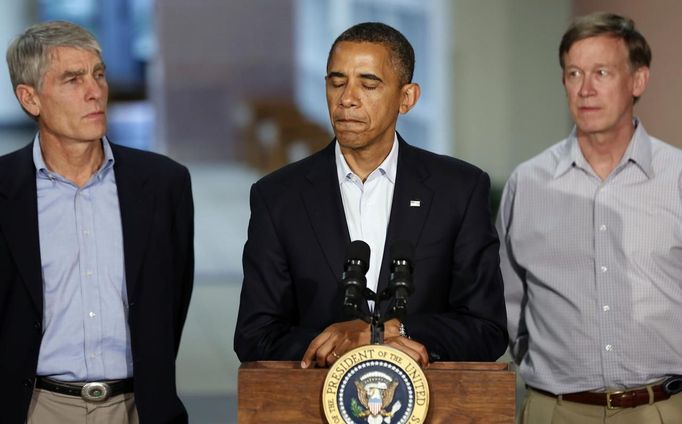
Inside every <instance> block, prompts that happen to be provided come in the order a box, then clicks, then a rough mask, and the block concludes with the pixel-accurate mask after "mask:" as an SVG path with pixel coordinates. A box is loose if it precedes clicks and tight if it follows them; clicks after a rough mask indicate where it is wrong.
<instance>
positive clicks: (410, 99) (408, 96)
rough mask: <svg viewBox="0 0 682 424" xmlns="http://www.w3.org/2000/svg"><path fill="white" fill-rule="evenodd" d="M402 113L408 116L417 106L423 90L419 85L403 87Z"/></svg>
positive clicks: (401, 98)
mask: <svg viewBox="0 0 682 424" xmlns="http://www.w3.org/2000/svg"><path fill="white" fill-rule="evenodd" d="M400 91H401V93H400V109H399V110H400V113H401V114H403V115H404V114H406V113H407V112H409V111H410V109H412V108H413V107H414V105H416V104H417V100H419V96H420V95H421V92H422V91H421V88H420V87H419V84H417V83H409V84H405V85H403V86H402V88H401V89H400Z"/></svg>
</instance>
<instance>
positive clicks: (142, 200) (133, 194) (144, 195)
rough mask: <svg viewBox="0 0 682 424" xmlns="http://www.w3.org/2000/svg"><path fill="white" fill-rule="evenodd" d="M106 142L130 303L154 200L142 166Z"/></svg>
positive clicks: (145, 248)
mask: <svg viewBox="0 0 682 424" xmlns="http://www.w3.org/2000/svg"><path fill="white" fill-rule="evenodd" d="M110 144H111V149H112V151H113V153H114V160H115V165H114V174H115V176H116V190H117V191H118V202H119V209H120V210H121V225H122V227H123V257H124V262H125V275H126V287H127V289H128V301H129V302H132V301H133V299H134V295H135V287H137V283H138V276H139V274H140V267H141V265H142V260H143V258H144V253H145V251H146V250H147V244H148V240H149V231H150V229H151V227H152V225H151V224H152V217H153V215H154V206H155V199H154V193H153V190H152V187H151V182H150V181H149V175H148V174H147V173H145V172H144V171H145V169H144V168H143V167H141V166H135V165H133V164H131V163H130V162H129V161H130V159H131V158H130V157H129V155H127V154H126V151H125V150H124V149H122V148H120V147H119V146H116V145H115V144H113V143H110ZM169 265H170V264H169Z"/></svg>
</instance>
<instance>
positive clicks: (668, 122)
mask: <svg viewBox="0 0 682 424" xmlns="http://www.w3.org/2000/svg"><path fill="white" fill-rule="evenodd" d="M596 11H609V12H614V13H618V14H621V15H625V16H628V17H630V18H632V19H633V20H634V21H635V24H636V26H637V28H639V30H640V32H641V33H642V34H644V37H646V39H647V41H648V42H649V45H650V46H651V50H652V52H653V60H652V63H651V79H650V81H649V87H648V89H647V91H646V92H645V93H644V96H643V97H642V98H641V99H640V101H639V103H638V105H637V106H636V108H635V109H636V110H635V113H636V114H637V115H638V116H639V117H640V118H641V119H642V122H643V123H644V125H645V127H646V129H647V131H649V133H650V134H652V135H654V136H656V137H659V138H661V139H663V140H665V141H667V142H669V143H670V144H674V145H676V146H679V147H682V135H681V134H680V116H681V114H682V104H681V100H680V99H682V46H681V45H680V44H681V43H682V25H680V21H682V2H680V1H678V0H649V1H641V0H575V13H576V14H577V15H583V14H587V13H590V12H596Z"/></svg>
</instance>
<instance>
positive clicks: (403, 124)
mask: <svg viewBox="0 0 682 424" xmlns="http://www.w3.org/2000/svg"><path fill="white" fill-rule="evenodd" d="M0 10H2V13H0V45H2V46H3V47H6V46H7V44H8V43H9V40H10V39H11V38H12V37H14V36H15V35H16V34H18V33H19V32H21V31H22V29H23V28H24V27H25V26H27V25H29V24H31V23H34V22H38V21H41V20H47V19H57V18H59V19H66V20H70V21H73V22H76V23H79V24H82V25H84V26H86V27H87V28H89V29H90V30H91V31H93V32H94V33H95V34H96V36H97V37H98V38H99V40H100V41H101V43H102V45H103V48H104V54H105V61H106V62H107V74H108V75H107V77H108V80H109V82H110V86H111V95H110V109H109V121H110V131H109V134H110V137H111V139H112V140H113V141H115V142H118V143H121V144H127V145H130V146H134V147H138V148H143V149H150V150H155V151H159V152H162V153H166V154H168V155H169V156H171V157H173V158H174V159H176V160H178V161H180V162H182V163H184V164H186V165H188V166H189V168H190V170H191V172H192V177H193V185H194V194H195V207H196V224H197V226H196V237H195V245H196V255H197V260H196V265H197V266H196V288H195V292H194V297H193V302H192V305H191V308H190V316H189V319H188V322H187V327H186V331H185V335H184V338H183V344H182V346H181V351H180V355H179V358H178V384H179V390H180V392H181V396H182V397H183V399H184V400H185V403H186V404H187V406H188V408H189V409H190V414H191V417H192V422H196V423H202V424H208V423H213V422H215V423H218V422H220V423H224V422H235V405H236V400H235V393H236V375H237V367H238V365H239V364H238V361H237V359H236V357H235V355H234V353H233V352H232V334H233V326H234V320H235V317H236V308H237V304H238V296H239V289H240V285H241V278H242V274H241V272H242V271H241V249H242V246H243V243H244V241H245V239H246V226H247V224H248V217H249V207H248V190H249V187H250V185H251V184H252V183H253V182H254V181H255V180H257V179H258V178H259V177H260V176H262V175H263V174H264V173H266V172H268V171H271V170H273V169H276V168H278V167H280V166H282V165H283V164H285V163H288V162H290V161H292V160H296V159H298V158H301V157H304V156H306V155H308V154H309V153H311V152H313V151H315V150H317V149H320V148H321V147H323V146H324V145H326V144H327V143H328V142H329V141H330V140H331V131H330V126H329V124H328V119H327V111H326V103H325V98H324V74H325V63H326V58H327V53H328V49H329V47H330V45H331V43H332V41H333V40H334V38H335V37H336V36H337V35H338V34H339V33H340V32H341V31H343V30H344V29H346V28H347V27H349V26H351V25H352V24H354V23H358V22H362V21H367V20H378V21H383V22H386V23H388V24H390V25H393V26H395V27H396V28H398V29H399V30H400V31H402V32H403V33H404V34H405V35H406V36H407V38H408V39H410V41H411V42H412V43H413V45H414V48H415V51H416V57H417V67H416V72H415V81H416V82H419V83H420V84H421V86H422V91H423V94H422V98H421V99H420V101H419V103H418V104H417V106H416V108H415V109H414V110H413V111H411V112H410V113H409V114H408V115H406V116H403V117H401V119H400V121H399V131H400V132H401V134H402V135H403V136H405V138H406V139H407V140H408V142H410V143H412V144H415V145H418V146H421V147H424V148H427V149H429V150H433V151H436V152H439V153H445V154H450V155H454V156H457V157H460V158H462V159H464V160H467V161H470V162H472V163H474V164H476V165H478V166H480V167H481V168H483V169H484V170H486V171H487V172H488V173H490V175H491V176H492V179H493V183H494V185H495V187H496V188H497V190H496V191H499V188H500V187H501V185H502V184H504V181H505V180H506V178H507V176H508V175H509V173H510V172H511V171H512V170H513V168H514V167H515V166H516V165H517V164H519V163H520V162H522V161H524V160H526V159H528V158H530V157H531V156H533V155H535V154H537V153H539V152H540V151H542V150H544V149H545V148H547V147H548V146H550V145H551V144H553V143H555V142H556V141H558V140H560V139H562V138H563V137H565V136H566V135H567V134H568V132H569V130H570V128H571V126H572V123H571V120H570V116H569V114H568V110H567V108H566V106H565V103H566V102H565V97H564V93H563V88H562V85H561V70H560V67H559V64H558V58H557V49H558V44H559V39H560V37H561V35H562V33H563V32H564V30H565V28H566V27H567V25H568V23H569V22H570V20H571V18H572V17H573V16H575V15H576V14H584V13H589V12H592V11H597V10H609V11H614V12H617V13H622V14H625V15H628V16H630V17H632V18H633V19H635V21H636V23H637V26H638V27H639V29H640V30H641V31H642V32H643V33H644V35H645V36H646V37H647V39H648V40H649V42H650V44H651V46H652V49H653V57H654V59H653V66H652V78H651V83H650V87H649V90H648V91H647V93H645V95H644V96H643V98H642V100H641V101H640V102H639V104H638V105H637V108H636V113H637V114H638V115H639V116H640V117H641V118H642V120H643V122H644V124H645V125H646V127H647V129H648V131H649V132H650V133H652V134H654V135H656V136H658V137H660V138H662V139H664V140H665V141H667V142H669V143H671V144H675V145H678V146H682V138H681V137H680V135H679V128H678V121H679V118H678V114H679V110H680V107H679V106H680V105H679V103H680V100H679V99H680V98H682V81H681V79H680V75H681V73H680V70H681V68H682V53H681V51H680V49H679V47H678V44H679V40H680V39H682V29H680V26H679V25H676V24H677V22H678V21H679V20H680V18H682V4H680V3H679V2H677V1H675V0H652V1H649V2H639V1H637V0H552V1H543V0H515V1H511V0H508V1H505V0H451V1H448V0H230V1H223V0H195V1H187V0H158V1H155V0H0ZM2 68H3V70H2V71H1V72H0V153H4V152H8V151H11V150H13V149H15V148H18V147H20V146H23V145H25V144H26V143H28V142H29V141H30V139H31V136H32V134H33V132H34V131H35V128H34V127H33V123H32V122H31V121H30V120H29V119H28V118H26V117H25V116H24V114H23V113H22V111H21V109H20V108H19V106H18V105H17V103H16V100H15V98H14V95H13V93H12V90H11V86H10V82H9V78H8V74H7V70H6V65H3V66H2Z"/></svg>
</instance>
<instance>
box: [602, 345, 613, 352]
mask: <svg viewBox="0 0 682 424" xmlns="http://www.w3.org/2000/svg"><path fill="white" fill-rule="evenodd" d="M604 349H606V351H607V352H611V351H612V350H613V345H610V344H607V345H606V347H605V348H604Z"/></svg>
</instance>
